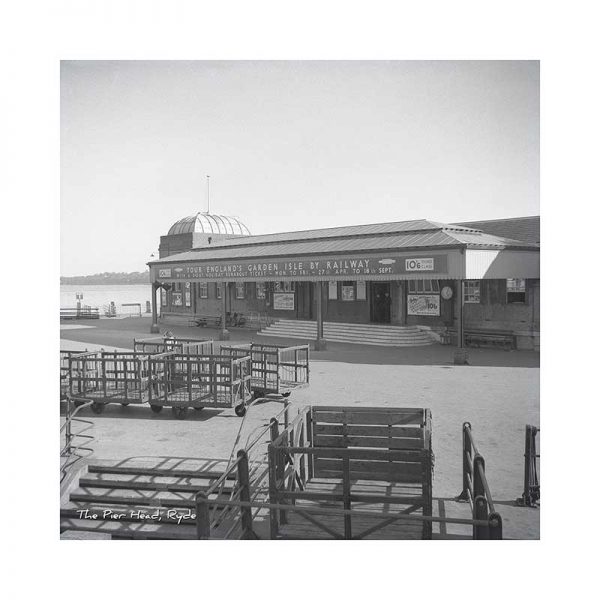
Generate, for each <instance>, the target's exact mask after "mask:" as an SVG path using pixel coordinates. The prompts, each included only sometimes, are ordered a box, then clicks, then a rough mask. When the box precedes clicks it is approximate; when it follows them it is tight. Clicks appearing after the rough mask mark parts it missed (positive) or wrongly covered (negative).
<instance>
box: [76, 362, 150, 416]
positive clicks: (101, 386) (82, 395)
mask: <svg viewBox="0 0 600 600" xmlns="http://www.w3.org/2000/svg"><path fill="white" fill-rule="evenodd" d="M151 356H155V355H153V354H148V353H145V352H93V353H89V354H86V355H80V356H73V357H70V358H69V394H70V396H71V398H73V399H74V400H75V401H84V402H88V401H90V400H91V401H92V405H91V408H92V411H93V412H95V413H96V414H100V413H101V412H102V411H103V410H104V407H105V406H106V405H107V404H121V405H122V406H127V405H128V404H143V403H145V402H147V401H148V398H149V392H150V385H149V384H150V377H149V376H150V367H149V363H148V361H149V360H150V357H151Z"/></svg>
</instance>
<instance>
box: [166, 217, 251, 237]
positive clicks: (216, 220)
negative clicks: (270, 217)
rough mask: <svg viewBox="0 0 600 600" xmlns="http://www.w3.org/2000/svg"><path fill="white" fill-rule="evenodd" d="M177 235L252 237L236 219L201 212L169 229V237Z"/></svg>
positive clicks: (181, 220)
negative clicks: (200, 234)
mask: <svg viewBox="0 0 600 600" xmlns="http://www.w3.org/2000/svg"><path fill="white" fill-rule="evenodd" d="M177 233H216V234H222V235H250V231H248V228H247V227H246V226H245V225H244V224H243V223H242V222H241V221H240V220H239V219H236V218H235V217H225V216H223V215H212V214H209V213H201V212H199V213H198V214H196V215H192V216H191V217H185V218H183V219H180V220H179V221H177V222H176V223H174V224H173V225H171V229H169V233H168V235H174V234H177Z"/></svg>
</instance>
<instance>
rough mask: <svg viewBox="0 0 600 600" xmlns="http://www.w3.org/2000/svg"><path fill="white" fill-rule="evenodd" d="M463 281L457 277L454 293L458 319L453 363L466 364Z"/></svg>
mask: <svg viewBox="0 0 600 600" xmlns="http://www.w3.org/2000/svg"><path fill="white" fill-rule="evenodd" d="M464 287H465V286H464V281H463V280H462V279H459V281H458V293H457V294H456V303H457V305H458V306H457V307H458V315H457V317H458V319H457V324H456V350H455V351H454V364H455V365H468V364H469V363H468V358H469V356H468V354H467V349H466V348H465V325H464V315H463V306H464V302H465V300H464Z"/></svg>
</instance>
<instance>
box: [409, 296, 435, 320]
mask: <svg viewBox="0 0 600 600" xmlns="http://www.w3.org/2000/svg"><path fill="white" fill-rule="evenodd" d="M408 314H409V315H423V316H429V317H439V316H440V296H439V294H409V295H408Z"/></svg>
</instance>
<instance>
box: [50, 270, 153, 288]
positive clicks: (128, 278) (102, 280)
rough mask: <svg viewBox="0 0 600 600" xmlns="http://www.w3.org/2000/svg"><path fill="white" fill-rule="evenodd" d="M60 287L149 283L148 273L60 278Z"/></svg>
mask: <svg viewBox="0 0 600 600" xmlns="http://www.w3.org/2000/svg"><path fill="white" fill-rule="evenodd" d="M60 283H61V285H62V284H64V285H103V284H104V285H119V284H122V285H131V284H135V283H150V273H149V271H146V272H145V273H139V272H135V273H96V274H95V275H77V276H75V277H61V278H60Z"/></svg>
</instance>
